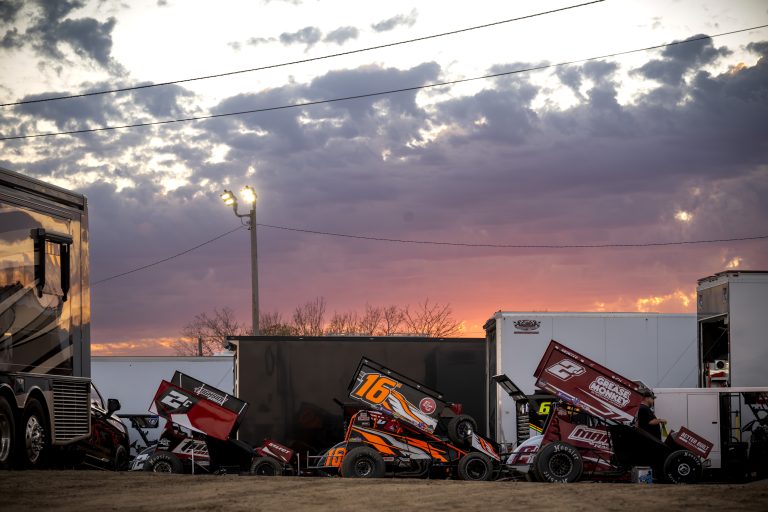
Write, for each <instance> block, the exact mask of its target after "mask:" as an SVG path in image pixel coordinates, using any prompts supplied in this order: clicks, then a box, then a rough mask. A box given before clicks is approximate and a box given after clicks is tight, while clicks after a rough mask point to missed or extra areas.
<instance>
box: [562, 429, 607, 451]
mask: <svg viewBox="0 0 768 512" xmlns="http://www.w3.org/2000/svg"><path fill="white" fill-rule="evenodd" d="M568 439H570V440H572V441H580V442H582V443H586V444H588V445H590V446H594V447H595V448H598V449H600V450H608V449H610V444H609V443H608V432H606V431H605V430H598V429H594V428H589V427H585V426H584V425H576V428H574V429H573V431H572V432H571V433H570V434H569V435H568Z"/></svg>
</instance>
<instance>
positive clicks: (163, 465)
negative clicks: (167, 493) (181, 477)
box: [153, 460, 173, 473]
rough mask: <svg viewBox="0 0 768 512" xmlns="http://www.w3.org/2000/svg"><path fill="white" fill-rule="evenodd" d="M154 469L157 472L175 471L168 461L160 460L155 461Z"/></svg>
mask: <svg viewBox="0 0 768 512" xmlns="http://www.w3.org/2000/svg"><path fill="white" fill-rule="evenodd" d="M153 471H154V472H155V473H173V468H171V464H170V463H168V462H167V461H164V460H159V461H157V462H155V466H154V468H153Z"/></svg>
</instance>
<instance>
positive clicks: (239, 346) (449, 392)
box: [228, 336, 489, 455]
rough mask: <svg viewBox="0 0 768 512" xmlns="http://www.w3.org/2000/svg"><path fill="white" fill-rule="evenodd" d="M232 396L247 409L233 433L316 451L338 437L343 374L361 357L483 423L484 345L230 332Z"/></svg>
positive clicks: (344, 393) (400, 338)
mask: <svg viewBox="0 0 768 512" xmlns="http://www.w3.org/2000/svg"><path fill="white" fill-rule="evenodd" d="M228 341H229V344H230V346H231V347H232V348H234V350H235V354H236V355H235V394H236V395H237V396H238V397H240V398H241V399H242V400H245V401H247V402H249V403H250V404H251V405H250V408H249V409H248V412H247V414H246V416H245V418H244V419H243V422H242V425H241V427H240V430H239V437H240V439H242V440H244V441H247V442H249V443H256V442H259V441H260V440H262V439H264V438H270V439H280V440H281V442H284V443H285V444H286V446H288V447H290V448H291V449H293V450H296V451H297V452H298V453H301V454H306V453H307V452H309V453H310V454H312V455H315V454H318V453H320V452H321V451H322V450H324V449H327V448H328V447H329V446H332V445H334V444H335V443H337V442H339V441H341V440H342V438H343V437H344V416H343V414H342V409H341V408H340V405H342V404H343V403H344V402H345V401H349V399H348V398H346V397H347V396H348V390H347V386H348V385H349V375H350V374H351V373H352V372H353V371H354V369H355V368H356V367H357V365H358V363H359V362H360V360H361V358H363V357H369V358H371V359H374V360H376V361H378V362H379V363H381V364H383V365H386V366H387V367H389V368H397V369H398V370H399V371H402V372H403V373H405V374H407V375H409V376H410V377H412V378H413V379H416V380H418V381H419V382H422V383H424V384H425V385H426V386H429V387H431V388H433V389H439V390H440V391H441V392H442V393H444V394H445V396H449V397H451V399H452V400H454V401H455V402H456V403H460V404H462V405H463V413H465V414H469V415H470V416H472V417H473V418H475V419H476V420H477V423H478V425H479V430H480V433H485V431H486V428H485V426H486V425H487V406H486V404H487V398H486V397H487V387H488V382H489V377H488V375H487V370H486V366H485V360H486V358H487V355H486V344H485V340H484V339H483V338H424V337H403V336H392V337H357V336H320V337H294V336H238V337H230V338H228Z"/></svg>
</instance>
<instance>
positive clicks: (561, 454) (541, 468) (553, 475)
mask: <svg viewBox="0 0 768 512" xmlns="http://www.w3.org/2000/svg"><path fill="white" fill-rule="evenodd" d="M533 464H534V465H535V466H536V471H535V473H534V474H535V475H536V477H537V478H538V479H539V480H540V481H542V482H557V483H572V482H578V481H579V479H580V478H581V474H582V472H583V471H584V461H583V460H582V458H581V454H580V453H579V451H578V450H577V449H576V448H574V447H573V446H571V445H570V444H567V443H561V442H555V443H550V444H548V445H546V446H543V447H541V448H539V451H538V453H537V454H536V458H535V459H534V460H533Z"/></svg>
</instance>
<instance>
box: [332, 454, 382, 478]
mask: <svg viewBox="0 0 768 512" xmlns="http://www.w3.org/2000/svg"><path fill="white" fill-rule="evenodd" d="M385 472H386V464H385V463H384V458H383V457H382V456H381V454H380V453H379V452H377V451H376V450H374V449H373V448H369V447H367V446H358V447H357V448H352V449H351V450H350V451H348V452H347V454H346V455H344V460H343V461H342V462H341V476H343V477H344V478H382V477H383V476H384V473H385Z"/></svg>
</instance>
